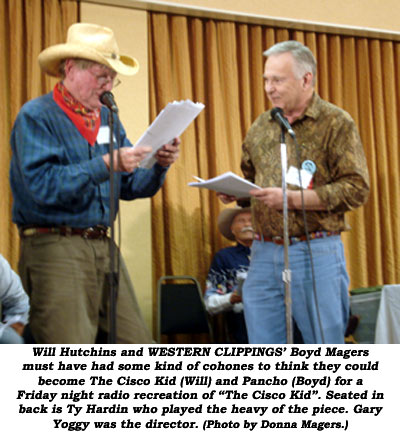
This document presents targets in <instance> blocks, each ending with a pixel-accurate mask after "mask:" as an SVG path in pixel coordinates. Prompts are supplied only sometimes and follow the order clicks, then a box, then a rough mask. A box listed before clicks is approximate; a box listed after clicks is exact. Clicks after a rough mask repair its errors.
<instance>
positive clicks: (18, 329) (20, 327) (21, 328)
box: [10, 322, 25, 336]
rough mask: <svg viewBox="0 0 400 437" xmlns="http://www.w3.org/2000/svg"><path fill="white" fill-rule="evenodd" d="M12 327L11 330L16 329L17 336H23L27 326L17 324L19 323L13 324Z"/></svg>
mask: <svg viewBox="0 0 400 437" xmlns="http://www.w3.org/2000/svg"><path fill="white" fill-rule="evenodd" d="M10 326H11V328H13V329H14V331H16V333H17V334H19V335H21V336H22V334H23V332H24V328H25V325H24V324H23V323H20V322H17V323H13V324H12V325H10Z"/></svg>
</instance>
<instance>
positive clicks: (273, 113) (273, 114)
mask: <svg viewBox="0 0 400 437" xmlns="http://www.w3.org/2000/svg"><path fill="white" fill-rule="evenodd" d="M277 114H279V115H281V116H282V117H283V109H282V108H278V107H277V106H276V107H275V108H272V109H271V117H272V118H273V119H274V120H276V116H277Z"/></svg>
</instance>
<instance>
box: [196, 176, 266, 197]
mask: <svg viewBox="0 0 400 437" xmlns="http://www.w3.org/2000/svg"><path fill="white" fill-rule="evenodd" d="M196 179H197V177H196ZM188 185H189V186H190V187H198V188H207V189H209V190H214V191H217V192H220V193H224V194H228V195H229V196H236V197H237V198H238V199H243V198H246V197H250V195H249V191H250V190H254V189H255V188H258V189H259V188H260V187H259V186H258V185H255V184H253V183H251V182H249V181H246V179H243V178H241V177H240V176H238V175H236V174H235V173H232V172H231V171H228V172H227V173H224V174H222V175H220V176H217V177H215V178H212V179H208V180H203V181H201V182H189V183H188Z"/></svg>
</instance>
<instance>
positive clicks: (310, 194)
mask: <svg viewBox="0 0 400 437" xmlns="http://www.w3.org/2000/svg"><path fill="white" fill-rule="evenodd" d="M250 194H251V195H252V196H253V197H254V198H256V199H257V200H259V201H260V202H262V203H264V205H267V206H268V207H269V208H272V209H279V210H282V209H283V190H282V188H276V187H269V188H261V189H257V190H251V191H250ZM286 194H287V204H288V209H302V207H303V205H302V196H301V191H300V190H286ZM303 197H304V208H305V209H306V210H309V211H326V210H327V208H326V206H325V205H324V204H323V203H322V201H321V199H320V198H319V197H318V194H317V192H316V191H315V190H303Z"/></svg>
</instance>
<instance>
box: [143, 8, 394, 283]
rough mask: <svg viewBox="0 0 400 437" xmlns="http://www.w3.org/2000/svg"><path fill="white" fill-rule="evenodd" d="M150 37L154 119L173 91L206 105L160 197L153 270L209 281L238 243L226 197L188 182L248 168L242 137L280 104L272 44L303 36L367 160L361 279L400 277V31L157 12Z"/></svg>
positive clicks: (354, 268)
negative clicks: (268, 87)
mask: <svg viewBox="0 0 400 437" xmlns="http://www.w3.org/2000/svg"><path fill="white" fill-rule="evenodd" d="M149 39H150V41H149V46H150V54H149V61H150V104H151V114H150V115H151V119H154V117H155V116H156V115H157V113H158V112H159V111H160V110H161V109H162V108H163V107H164V106H165V105H166V104H167V103H168V102H170V101H173V100H181V99H191V100H193V101H195V102H196V101H199V102H203V103H204V104H205V105H206V107H205V110H204V111H203V112H202V113H201V114H200V115H199V117H198V118H197V120H196V121H195V122H194V123H193V124H192V125H191V126H190V127H189V128H188V130H187V131H186V132H185V133H184V134H183V135H182V152H181V156H180V158H179V161H178V162H177V163H176V164H175V165H174V166H173V167H172V168H171V169H170V171H169V172H168V176H167V180H166V183H165V186H164V188H163V190H162V191H161V192H160V193H159V194H157V196H156V197H154V198H153V203H152V211H153V214H152V217H153V218H152V227H153V250H154V253H153V260H154V280H156V279H157V278H158V277H160V276H162V275H165V274H168V275H181V274H188V275H193V276H195V277H196V278H197V279H198V280H199V281H200V282H201V283H202V284H203V285H204V282H205V277H206V275H207V271H208V268H209V265H210V262H211V259H212V256H213V255H214V254H215V253H216V252H217V251H218V250H219V249H221V248H222V247H224V246H227V245H228V244H231V243H230V242H229V241H227V240H225V239H224V238H223V237H222V236H221V235H220V233H219V231H218V229H217V226H216V223H217V218H218V214H219V212H220V211H221V210H222V209H223V208H225V207H226V206H224V205H223V204H222V203H220V202H219V201H218V200H217V198H216V195H215V193H214V192H211V191H208V190H199V189H197V188H191V187H188V185H187V184H188V182H190V181H192V180H193V175H196V176H199V177H201V178H203V179H208V178H211V177H214V176H217V175H219V174H221V173H224V172H226V171H232V172H235V173H237V174H238V175H241V171H240V158H241V144H242V140H243V138H244V136H245V134H246V132H247V130H248V129H249V127H250V126H251V124H252V122H253V121H254V120H255V119H256V117H257V116H258V115H259V114H261V113H262V112H263V111H265V110H266V109H268V108H269V102H268V101H267V99H266V97H265V92H264V84H263V68H264V62H265V58H263V56H262V52H263V51H264V50H266V49H267V48H268V47H270V46H271V45H273V44H274V43H276V42H279V41H283V40H288V39H294V40H298V41H301V42H303V43H304V44H306V45H307V46H308V47H310V49H311V50H312V51H313V53H314V55H315V56H316V58H317V62H318V73H317V85H316V90H317V92H318V93H319V95H320V96H321V97H322V98H323V99H326V100H328V101H330V102H332V103H334V104H336V105H338V106H340V107H342V108H344V109H345V110H346V111H348V112H349V113H350V114H351V116H352V117H353V118H354V120H355V122H356V124H357V126H358V128H359V131H360V134H361V138H362V141H363V145H364V149H365V154H366V156H367V160H368V166H369V171H370V176H371V194H370V197H369V200H368V203H367V204H366V205H365V206H364V207H362V208H359V209H357V210H355V211H351V212H349V213H347V220H348V223H349V225H350V226H351V231H349V232H345V233H343V241H344V244H345V251H346V258H347V266H348V272H349V274H350V278H351V288H358V287H366V286H374V285H380V284H390V283H399V282H400V258H399V250H400V236H399V232H400V219H399V211H400V205H399V202H400V195H399V194H400V193H399V146H400V134H399V120H400V112H399V111H400V71H399V70H400V67H399V65H400V64H399V61H400V43H399V42H394V41H389V40H379V39H372V38H361V37H352V36H348V35H340V34H337V35H335V34H327V33H319V32H303V31H296V30H290V29H282V28H274V27H269V26H260V25H253V24H241V23H235V22H227V21H218V20H211V19H200V18H193V17H184V16H174V15H169V14H163V13H150V14H149ZM231 206H232V205H231Z"/></svg>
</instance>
